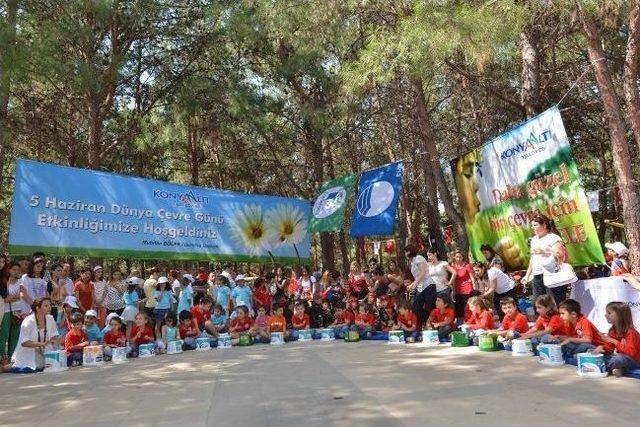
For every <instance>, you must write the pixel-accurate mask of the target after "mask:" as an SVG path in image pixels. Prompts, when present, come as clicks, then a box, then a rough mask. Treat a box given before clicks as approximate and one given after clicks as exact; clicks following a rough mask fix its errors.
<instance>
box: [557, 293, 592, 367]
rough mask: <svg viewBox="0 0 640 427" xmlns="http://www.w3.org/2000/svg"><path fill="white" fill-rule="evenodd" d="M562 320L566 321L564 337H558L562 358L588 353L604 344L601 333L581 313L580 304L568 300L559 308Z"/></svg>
mask: <svg viewBox="0 0 640 427" xmlns="http://www.w3.org/2000/svg"><path fill="white" fill-rule="evenodd" d="M558 312H559V315H560V318H561V319H562V320H563V321H564V335H559V336H557V337H556V339H558V340H559V341H560V345H561V346H562V356H563V357H564V358H565V359H566V358H568V357H573V356H575V355H576V354H578V353H586V352H588V351H591V350H593V349H594V348H596V347H597V346H599V345H602V344H604V341H602V340H601V339H600V333H599V332H598V330H597V329H596V327H595V326H593V323H591V322H590V321H589V319H587V318H586V317H584V316H583V315H582V313H581V312H580V303H579V302H578V301H576V300H573V299H567V300H564V301H563V302H561V303H560V306H559V307H558Z"/></svg>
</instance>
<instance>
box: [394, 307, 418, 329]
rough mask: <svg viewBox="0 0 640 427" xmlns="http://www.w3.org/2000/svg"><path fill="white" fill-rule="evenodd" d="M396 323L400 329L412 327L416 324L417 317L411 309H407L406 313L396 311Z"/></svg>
mask: <svg viewBox="0 0 640 427" xmlns="http://www.w3.org/2000/svg"><path fill="white" fill-rule="evenodd" d="M398 324H399V325H400V327H401V328H402V329H412V328H415V327H416V326H417V325H418V319H417V318H416V314H415V313H414V312H412V311H407V312H406V314H402V313H398Z"/></svg>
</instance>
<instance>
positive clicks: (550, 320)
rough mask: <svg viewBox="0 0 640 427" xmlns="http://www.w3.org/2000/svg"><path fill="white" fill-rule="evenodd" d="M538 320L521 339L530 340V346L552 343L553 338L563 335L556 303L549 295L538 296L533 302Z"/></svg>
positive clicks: (561, 322) (562, 323)
mask: <svg viewBox="0 0 640 427" xmlns="http://www.w3.org/2000/svg"><path fill="white" fill-rule="evenodd" d="M535 306H536V312H537V313H538V319H537V320H536V323H535V324H534V325H533V326H532V327H531V328H530V329H529V330H528V331H527V332H525V333H524V334H522V335H520V338H521V339H528V338H529V339H531V344H533V346H534V347H536V346H537V345H538V344H539V343H541V342H550V341H553V337H554V336H558V335H565V332H564V322H563V321H562V319H561V318H560V316H558V310H557V307H556V302H555V300H554V299H553V297H552V296H551V295H540V296H539V297H538V298H536V301H535Z"/></svg>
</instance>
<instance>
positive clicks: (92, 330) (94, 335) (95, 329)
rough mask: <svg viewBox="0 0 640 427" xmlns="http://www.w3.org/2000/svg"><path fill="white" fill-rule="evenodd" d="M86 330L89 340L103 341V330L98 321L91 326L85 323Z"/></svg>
mask: <svg viewBox="0 0 640 427" xmlns="http://www.w3.org/2000/svg"><path fill="white" fill-rule="evenodd" d="M84 331H85V332H86V333H87V339H88V340H89V341H97V342H102V331H101V330H100V327H99V326H98V325H97V324H96V323H94V324H93V325H91V326H87V325H84Z"/></svg>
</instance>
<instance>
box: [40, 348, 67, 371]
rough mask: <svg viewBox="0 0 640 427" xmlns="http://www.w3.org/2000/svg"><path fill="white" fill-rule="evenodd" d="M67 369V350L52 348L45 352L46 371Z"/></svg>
mask: <svg viewBox="0 0 640 427" xmlns="http://www.w3.org/2000/svg"><path fill="white" fill-rule="evenodd" d="M67 369H69V368H67V352H66V351H64V350H52V351H46V352H45V353H44V372H62V371H66V370H67Z"/></svg>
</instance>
